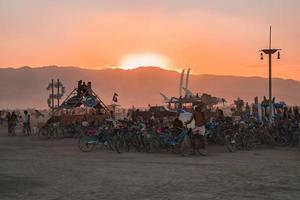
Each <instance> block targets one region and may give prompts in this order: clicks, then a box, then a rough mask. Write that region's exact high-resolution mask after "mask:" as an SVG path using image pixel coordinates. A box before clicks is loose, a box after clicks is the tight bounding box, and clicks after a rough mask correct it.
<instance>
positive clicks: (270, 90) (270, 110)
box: [269, 26, 272, 123]
mask: <svg viewBox="0 0 300 200" xmlns="http://www.w3.org/2000/svg"><path fill="white" fill-rule="evenodd" d="M271 46H272V26H270V40H269V50H271ZM271 118H272V54H271V53H269V121H270V123H271V121H272V119H271Z"/></svg>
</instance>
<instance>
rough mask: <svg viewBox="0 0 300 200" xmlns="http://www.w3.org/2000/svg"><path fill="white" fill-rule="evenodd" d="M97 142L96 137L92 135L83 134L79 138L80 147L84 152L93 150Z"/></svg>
mask: <svg viewBox="0 0 300 200" xmlns="http://www.w3.org/2000/svg"><path fill="white" fill-rule="evenodd" d="M96 144H97V141H96V140H95V138H93V137H90V136H82V137H80V138H79V140H78V147H79V149H80V150H81V151H82V152H90V151H92V150H93V149H94V148H95V146H96Z"/></svg>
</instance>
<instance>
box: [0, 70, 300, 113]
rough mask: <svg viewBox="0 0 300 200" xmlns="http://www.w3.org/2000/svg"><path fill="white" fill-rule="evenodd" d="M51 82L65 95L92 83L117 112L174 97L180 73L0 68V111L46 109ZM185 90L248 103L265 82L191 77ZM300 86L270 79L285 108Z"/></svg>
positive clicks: (295, 100) (298, 96) (264, 90)
mask: <svg viewBox="0 0 300 200" xmlns="http://www.w3.org/2000/svg"><path fill="white" fill-rule="evenodd" d="M51 79H55V80H56V79H60V80H61V81H62V83H63V84H64V86H65V88H66V93H65V96H64V97H63V99H64V98H66V96H67V95H68V93H70V92H71V91H72V90H73V89H74V88H75V87H76V85H77V81H78V80H83V81H85V82H88V81H92V88H93V90H94V91H95V92H96V93H97V94H98V95H99V97H100V98H101V99H102V100H103V101H104V103H106V104H110V103H111V101H112V96H113V94H114V93H117V94H118V95H119V104H120V105H122V106H123V107H131V106H133V105H134V106H135V107H146V106H148V105H149V104H150V105H156V104H158V105H160V104H162V103H163V101H162V97H161V96H160V92H161V93H164V94H165V95H167V96H176V97H178V88H179V79H180V73H178V72H176V71H172V70H164V69H161V68H158V67H139V68H137V69H133V70H123V69H111V68H107V69H101V70H91V69H83V68H78V67H57V66H47V67H39V68H31V67H21V68H0V85H1V87H0V109H4V108H28V107H30V108H47V98H48V96H49V93H50V92H49V91H47V90H46V88H47V86H48V84H49V82H50V81H51ZM190 89H191V90H192V91H193V92H195V93H196V92H197V93H199V94H200V93H208V94H212V95H214V96H217V97H223V98H225V99H226V100H227V102H228V103H232V102H233V100H234V99H236V98H237V97H240V98H242V99H244V100H245V101H248V102H253V99H254V97H255V96H258V97H259V99H260V100H261V99H262V97H263V96H268V79H266V78H262V77H239V76H220V75H202V74H201V75H200V74H191V76H190ZM299 91H300V82H299V81H295V80H289V79H288V80H286V79H281V78H274V79H273V94H274V96H275V97H276V99H277V100H280V101H285V102H286V103H288V104H290V105H296V104H299V102H300V93H299Z"/></svg>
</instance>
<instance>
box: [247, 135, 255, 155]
mask: <svg viewBox="0 0 300 200" xmlns="http://www.w3.org/2000/svg"><path fill="white" fill-rule="evenodd" d="M255 148H256V140H255V138H254V136H253V135H249V136H248V137H247V139H246V149H247V150H248V151H253V150H254V149H255Z"/></svg>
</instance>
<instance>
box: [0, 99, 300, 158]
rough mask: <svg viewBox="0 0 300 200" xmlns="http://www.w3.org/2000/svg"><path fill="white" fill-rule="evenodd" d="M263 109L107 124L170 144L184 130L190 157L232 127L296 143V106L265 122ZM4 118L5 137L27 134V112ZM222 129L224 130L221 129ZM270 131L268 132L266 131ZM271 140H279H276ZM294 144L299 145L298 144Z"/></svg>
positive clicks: (299, 126) (299, 119) (197, 110)
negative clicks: (161, 138) (155, 136)
mask: <svg viewBox="0 0 300 200" xmlns="http://www.w3.org/2000/svg"><path fill="white" fill-rule="evenodd" d="M267 106H268V105H267V104H266V106H262V107H261V108H260V109H258V107H257V106H255V105H253V106H251V107H250V106H249V105H248V103H246V104H245V106H240V107H238V108H237V110H238V111H239V112H238V115H235V116H234V115H232V116H225V115H224V111H223V110H222V109H220V108H216V109H214V110H210V111H209V112H210V114H207V113H208V112H207V108H206V107H205V105H204V104H198V105H195V106H194V107H193V110H192V112H191V115H190V116H189V118H188V119H185V120H183V119H182V118H181V117H180V112H178V114H177V116H176V117H174V118H167V119H166V118H155V117H154V115H152V117H150V118H143V117H139V116H131V117H130V116H129V117H128V116H127V118H126V119H125V120H115V119H114V118H112V119H111V121H114V123H113V126H112V127H113V128H116V129H118V128H119V129H124V130H125V129H126V128H124V127H126V126H127V128H128V126H129V125H128V124H130V126H132V125H137V127H139V129H140V130H142V131H140V133H142V132H146V131H149V130H153V129H155V134H156V133H158V135H159V132H160V133H161V132H163V133H166V132H167V133H168V134H169V136H168V140H169V141H171V143H172V140H174V141H175V140H176V139H177V138H178V137H179V136H180V134H182V132H183V130H188V131H187V134H186V138H185V136H184V138H183V139H182V138H181V139H182V141H180V142H183V143H186V142H187V140H185V139H188V142H189V145H190V147H191V152H190V154H192V155H195V154H199V155H203V156H205V155H206V154H207V146H208V143H210V142H211V141H213V142H214V143H218V142H216V141H215V140H216V137H219V138H222V139H223V140H225V137H226V134H227V133H228V129H234V128H233V127H234V126H235V127H237V128H236V130H235V131H236V132H238V131H241V130H242V129H245V126H248V127H250V128H252V130H254V129H253V127H256V129H255V130H256V131H257V132H259V129H261V130H265V132H266V133H262V135H266V134H269V135H268V137H269V136H270V137H278V133H276V134H277V135H276V136H275V133H271V132H272V131H273V132H274V131H277V132H280V134H281V136H280V137H282V138H283V139H284V140H285V141H286V143H288V142H290V141H292V142H293V143H294V141H298V140H295V139H294V137H298V138H299V140H300V134H299V131H300V114H299V109H298V107H296V106H295V107H291V108H288V107H287V106H277V107H275V108H274V112H273V113H272V120H269V119H270V117H271V115H269V113H268V107H267ZM259 112H260V113H259ZM211 113H213V115H211ZM1 115H2V116H3V113H1ZM5 118H6V120H7V132H8V135H9V136H15V135H16V128H17V126H18V125H22V132H23V135H25V136H29V135H31V115H30V114H29V112H28V111H27V110H25V111H24V113H23V115H20V114H16V112H7V113H6V116H5ZM228 119H230V120H228ZM1 121H3V120H1ZM228 122H230V123H228ZM270 122H272V123H270ZM1 123H2V122H1ZM84 123H86V122H84ZM84 123H75V125H77V126H81V127H83V126H85V127H86V126H90V127H100V126H102V125H101V124H95V123H93V122H88V123H87V124H89V125H83V124H84ZM191 124H193V125H191ZM212 124H213V126H214V128H215V130H217V134H219V135H217V136H213V137H215V138H213V140H211V137H212V135H209V134H211V133H210V132H209V131H210V129H211V127H212V126H211V125H212ZM224 124H225V125H224ZM245 124H246V125H245ZM73 125H74V124H73ZM216 127H217V128H216ZM224 127H226V128H225V129H224ZM61 128H62V129H65V131H64V133H66V132H67V127H61ZM271 129H272V131H270V130H271ZM70 130H71V131H72V133H71V134H73V132H74V130H82V129H80V128H79V129H75V128H74V127H72V129H70ZM158 130H160V131H158ZM162 130H163V131H162ZM164 130H167V131H164ZM297 131H298V132H297ZM46 132H47V131H46ZM267 132H268V133H267ZM232 133H233V131H232ZM232 133H231V134H232ZM80 134H81V133H80ZM80 134H77V135H80ZM272 134H273V135H272ZM74 135H75V133H74ZM165 135H166V134H165ZM164 137H165V136H164ZM180 137H181V136H180ZM257 137H261V136H257ZM275 139H277V140H279V139H278V138H275ZM275 139H274V141H275ZM232 140H234V139H232ZM275 142H277V141H275ZM292 142H291V143H292ZM219 143H222V142H219ZM258 143H261V141H258ZM281 143H282V141H281ZM297 143H298V144H299V141H298V142H297Z"/></svg>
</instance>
